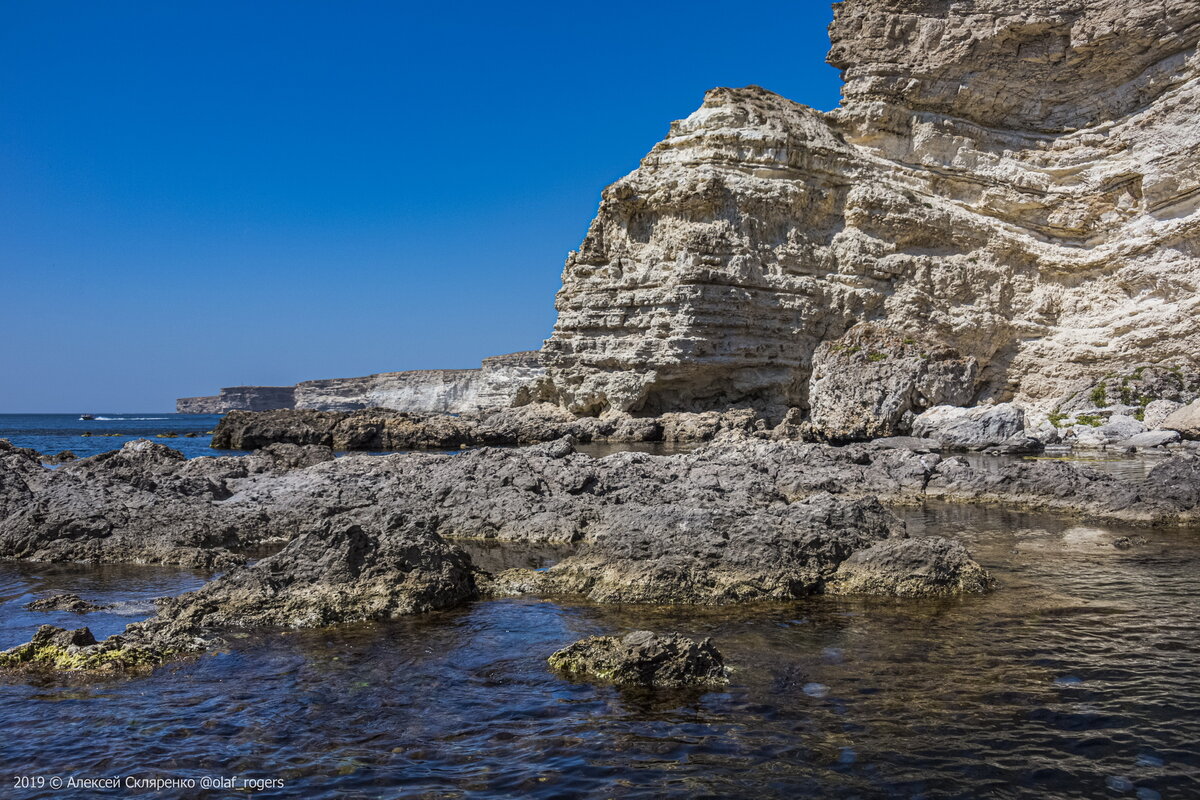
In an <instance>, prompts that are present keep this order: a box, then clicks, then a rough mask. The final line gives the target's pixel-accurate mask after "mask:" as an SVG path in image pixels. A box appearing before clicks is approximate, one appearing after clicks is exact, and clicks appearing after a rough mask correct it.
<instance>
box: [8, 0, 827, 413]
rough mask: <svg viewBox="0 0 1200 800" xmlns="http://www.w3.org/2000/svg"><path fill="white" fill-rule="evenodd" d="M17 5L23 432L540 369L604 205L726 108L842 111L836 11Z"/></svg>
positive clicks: (16, 255) (45, 0) (17, 408)
mask: <svg viewBox="0 0 1200 800" xmlns="http://www.w3.org/2000/svg"><path fill="white" fill-rule="evenodd" d="M739 9H740V7H739V6H737V5H731V4H729V3H728V2H716V1H715V0H655V1H654V2H646V0H637V1H636V2H635V1H634V0H608V1H607V2H604V3H596V2H560V1H556V2H542V1H541V0H533V1H531V2H516V3H496V2H442V3H436V2H435V3H428V4H418V3H410V2H401V0H388V1H386V2H385V1H383V0H380V1H379V2H375V1H374V0H347V1H346V2H333V0H325V2H311V1H309V0H286V1H285V0H255V2H251V3H247V2H223V1H222V0H206V1H205V2H160V1H159V0H155V1H154V2H128V1H124V0H114V1H113V2H95V0H86V2H72V3H66V2H58V1H57V0H36V1H35V0H28V1H27V2H11V3H5V4H4V8H3V14H2V15H0V413H4V412H38V411H45V412H84V411H96V412H103V411H114V412H116V411H162V410H169V409H172V408H174V399H175V398H176V397H177V396H184V395H196V394H213V393H215V392H216V390H217V389H218V388H219V387H221V386H232V385H238V384H290V383H295V382H296V381H300V380H307V379H312V378H332V377H349V376H354V375H366V374H369V373H372V372H384V371H391V370H402V369H423V368H431V367H471V366H477V365H478V361H479V359H480V358H482V357H484V356H488V355H494V354H497V353H505V352H510V351H513V350H525V349H534V348H537V347H540V346H541V342H542V340H543V339H544V338H546V337H547V336H548V335H549V334H550V331H551V328H552V327H553V324H554V308H553V302H554V293H555V291H556V290H557V289H558V284H559V278H560V275H561V271H562V264H563V259H564V258H565V257H566V254H567V252H568V251H569V250H571V249H574V248H575V247H576V246H578V244H579V242H580V241H581V240H582V239H583V235H584V233H585V232H586V230H587V225H588V222H589V221H590V219H591V218H592V216H593V215H594V213H595V210H596V206H597V203H598V202H599V198H600V190H601V189H602V188H603V187H604V186H605V185H607V184H608V183H611V182H612V181H614V180H616V179H617V178H619V177H621V176H622V175H624V174H626V173H628V172H629V171H631V170H632V169H634V168H635V167H636V166H637V164H638V161H639V159H640V158H641V157H642V156H643V155H644V154H645V153H646V151H648V150H649V149H650V148H651V147H652V146H653V145H654V143H655V142H657V141H658V140H659V139H661V138H662V137H663V136H664V135H665V133H666V131H667V126H668V125H669V123H670V122H671V121H672V120H674V119H678V118H681V117H685V116H687V115H688V114H689V113H691V112H692V111H693V110H695V109H696V108H697V107H698V106H699V104H700V102H701V100H702V98H703V95H704V92H705V91H706V90H707V89H709V88H711V87H714V86H745V85H747V84H752V83H754V84H759V85H761V86H765V87H766V88H768V89H771V90H772V91H775V92H779V93H780V94H783V95H785V96H787V97H790V98H792V99H793V100H797V101H799V102H802V103H806V104H808V105H811V106H814V107H816V108H821V109H829V108H833V107H834V106H836V105H837V102H838V89H839V83H840V82H839V79H838V75H837V72H836V71H835V70H833V69H832V68H831V67H829V66H827V65H826V64H825V63H824V58H825V53H826V50H827V49H828V45H829V41H828V37H827V34H826V27H827V26H828V24H829V22H830V20H831V18H832V12H831V9H830V5H829V3H828V2H826V0H790V2H783V3H777V4H767V5H766V6H762V5H759V6H755V7H753V8H752V9H750V8H747V13H744V14H743V13H740V11H739Z"/></svg>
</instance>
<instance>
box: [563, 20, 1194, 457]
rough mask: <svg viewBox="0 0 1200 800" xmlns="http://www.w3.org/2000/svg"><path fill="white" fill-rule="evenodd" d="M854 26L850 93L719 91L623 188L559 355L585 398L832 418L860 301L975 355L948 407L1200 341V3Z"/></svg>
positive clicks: (1040, 402)
mask: <svg viewBox="0 0 1200 800" xmlns="http://www.w3.org/2000/svg"><path fill="white" fill-rule="evenodd" d="M830 35H831V39H832V42H833V49H832V51H831V54H830V61H831V63H833V64H834V65H835V66H837V67H838V68H840V69H841V70H842V71H843V76H844V79H845V88H844V94H843V103H842V106H841V108H839V109H837V110H835V111H833V112H831V113H828V114H826V113H821V112H818V111H814V110H812V109H809V108H806V107H804V106H801V105H798V104H796V103H793V102H791V101H788V100H786V99H784V98H782V97H779V96H777V95H774V94H772V93H770V92H768V91H766V90H763V89H760V88H757V87H748V88H745V89H715V90H713V91H711V92H709V93H708V95H707V96H706V97H705V100H704V104H703V106H702V107H701V108H700V109H699V110H698V111H696V112H695V113H694V114H692V115H691V116H690V117H688V118H687V119H685V120H682V121H680V122H676V123H674V124H673V125H672V127H671V130H670V133H669V134H668V136H667V138H666V139H665V140H664V141H663V142H661V143H660V144H658V145H657V146H656V147H655V148H654V149H653V150H652V151H651V152H650V154H649V155H648V156H647V157H646V158H645V159H644V160H643V161H642V164H641V166H640V168H639V169H637V170H636V171H635V172H633V173H631V174H630V175H628V176H626V177H625V178H623V179H621V180H620V181H618V182H617V183H615V184H613V185H612V186H610V187H609V188H608V189H606V190H605V192H604V194H603V199H602V201H601V205H600V210H599V213H598V215H597V217H596V219H595V220H594V221H593V223H592V225H591V228H590V230H589V231H588V234H587V237H586V238H585V240H584V242H583V244H582V245H581V247H580V249H579V251H578V252H576V253H573V254H572V255H571V256H570V258H569V259H568V261H567V264H566V268H565V270H564V273H563V287H562V290H561V291H560V293H559V295H558V299H557V307H558V310H559V317H558V322H557V325H556V327H555V331H554V334H553V336H552V338H551V339H550V340H549V341H548V342H547V344H546V347H545V349H544V353H545V354H546V358H547V363H548V366H549V375H550V380H551V382H552V384H553V388H552V393H553V394H554V396H555V397H556V398H557V399H558V400H559V401H560V402H561V403H562V404H564V405H565V406H567V407H568V408H569V409H571V410H573V411H575V412H577V413H601V412H604V411H607V410H628V411H645V412H651V413H653V412H661V411H663V410H696V409H704V408H717V407H725V406H728V405H729V404H741V403H745V404H753V405H755V406H757V407H759V408H768V407H776V408H779V409H784V408H787V407H798V408H800V409H802V410H803V411H805V412H807V411H808V410H809V406H810V402H811V401H812V399H813V398H812V397H811V395H812V393H813V391H814V388H816V387H817V384H816V382H814V380H813V377H814V376H813V359H814V354H816V353H818V348H819V347H820V346H821V345H822V343H830V342H836V340H838V339H840V338H841V337H842V336H843V335H844V334H846V332H847V331H848V330H849V329H850V328H851V327H852V326H854V325H856V324H858V323H862V322H877V323H879V324H881V325H883V326H884V327H886V328H887V329H889V330H891V331H893V332H895V334H896V335H898V336H901V337H908V336H912V337H917V338H923V339H924V338H927V339H931V340H933V341H935V342H937V343H939V344H940V345H941V346H942V347H945V348H948V349H950V350H952V351H954V352H955V354H956V357H957V358H960V359H963V360H964V361H965V360H972V361H973V362H974V364H975V365H976V369H977V373H976V374H975V375H974V376H973V385H971V386H970V387H969V394H970V396H969V397H966V398H965V399H963V398H961V397H959V398H955V399H954V400H938V399H931V400H930V402H931V403H939V402H950V403H954V404H966V403H970V402H981V401H983V402H986V401H990V400H995V401H1005V400H1016V401H1019V402H1021V403H1023V404H1026V405H1029V406H1031V407H1045V409H1046V410H1050V409H1051V407H1052V406H1053V404H1054V401H1055V400H1056V399H1057V398H1059V397H1061V396H1064V395H1066V394H1068V393H1069V392H1070V391H1072V390H1074V388H1075V387H1077V386H1078V385H1079V383H1080V382H1081V381H1084V380H1094V379H1096V378H1099V377H1100V376H1102V375H1104V374H1105V373H1106V372H1109V371H1113V370H1120V369H1124V368H1127V367H1128V366H1130V365H1132V364H1136V363H1139V362H1145V361H1155V362H1173V361H1174V362H1181V363H1187V362H1194V358H1195V353H1197V352H1200V333H1198V332H1197V329H1196V326H1195V325H1194V320H1195V319H1196V318H1197V317H1198V316H1200V292H1198V291H1197V290H1198V289H1200V170H1197V168H1196V166H1197V161H1198V160H1200V121H1198V120H1200V80H1198V79H1197V75H1198V73H1200V57H1198V56H1197V52H1196V44H1197V41H1198V40H1200V5H1197V4H1196V3H1194V2H1192V0H1151V1H1150V2H1143V1H1142V0H1067V2H1061V1H1060V0H1054V2H1051V0H1022V2H1020V3H1015V4H1014V3H1011V2H1004V1H1002V0H974V2H971V3H962V2H950V1H949V0H845V1H844V2H842V3H840V4H839V5H838V6H837V11H836V17H835V21H834V24H833V26H832V28H831V30H830ZM817 380H818V381H819V380H821V378H820V376H818V378H817ZM918 382H919V381H918ZM897 385H899V386H901V388H903V386H905V385H907V384H905V382H904V381H899V382H898V384H897ZM913 410H914V411H919V410H920V408H916V409H913ZM900 413H901V415H903V413H904V412H900ZM845 422H846V421H845V420H834V421H833V429H832V430H831V431H827V432H826V433H827V434H829V435H831V436H833V434H835V433H836V429H837V426H839V425H843V424H844V423H845ZM850 422H853V421H852V420H851V421H850ZM834 438H836V437H834Z"/></svg>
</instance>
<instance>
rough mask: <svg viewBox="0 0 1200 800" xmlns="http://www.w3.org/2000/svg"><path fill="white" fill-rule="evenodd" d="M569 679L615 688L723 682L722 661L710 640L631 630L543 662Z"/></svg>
mask: <svg viewBox="0 0 1200 800" xmlns="http://www.w3.org/2000/svg"><path fill="white" fill-rule="evenodd" d="M547 660H548V661H549V663H550V666H551V667H553V668H554V669H556V670H558V671H559V672H563V673H566V674H567V675H569V676H571V677H583V678H588V679H591V680H597V681H601V682H604V683H611V684H614V685H616V686H641V687H654V686H661V687H672V688H678V687H683V686H706V685H712V684H722V683H728V682H729V679H728V678H727V677H726V671H725V659H724V658H722V657H721V653H720V651H719V650H717V648H716V647H715V646H713V643H712V640H711V639H704V640H702V641H699V642H697V641H695V640H693V639H689V638H688V637H686V636H680V635H679V634H677V633H667V634H658V633H654V632H653V631H634V632H633V633H628V634H626V635H625V636H591V637H589V638H587V639H581V640H579V641H578V642H575V643H574V644H571V645H568V646H567V647H564V648H563V649H562V650H559V651H558V652H556V653H554V654H553V655H552V656H550V658H549V659H547Z"/></svg>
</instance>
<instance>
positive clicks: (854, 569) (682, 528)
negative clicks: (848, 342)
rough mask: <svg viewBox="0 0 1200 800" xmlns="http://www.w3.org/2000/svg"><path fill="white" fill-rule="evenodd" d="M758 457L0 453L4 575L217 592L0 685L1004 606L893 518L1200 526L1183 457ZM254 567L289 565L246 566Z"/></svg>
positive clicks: (846, 451) (707, 452)
mask: <svg viewBox="0 0 1200 800" xmlns="http://www.w3.org/2000/svg"><path fill="white" fill-rule="evenodd" d="M708 422H709V423H713V424H716V423H714V421H713V420H712V419H709V420H708ZM718 422H719V421H718ZM681 429H682V428H681ZM691 429H692V430H695V428H691ZM718 429H719V430H720V428H719V425H718ZM757 433H762V432H761V431H758V432H757ZM754 434H755V431H753V430H752V431H751V432H749V433H747V432H746V431H744V430H738V431H734V430H732V429H725V430H722V431H721V432H720V433H718V434H713V438H714V441H711V442H710V443H708V444H707V445H705V446H702V447H699V448H697V449H696V450H694V451H691V452H687V453H681V454H676V455H665V456H655V455H648V454H645V453H637V452H622V453H617V454H614V455H610V456H607V457H604V458H594V457H592V456H589V455H586V454H583V453H579V452H576V450H575V446H574V442H573V441H572V440H571V439H570V438H561V439H558V440H555V441H551V442H547V443H543V444H539V445H533V446H528V447H520V448H493V447H482V448H478V449H472V450H468V451H466V452H462V453H459V454H436V453H401V454H394V455H385V456H373V455H365V454H363V455H353V454H352V455H347V456H344V457H340V458H335V457H334V454H333V451H332V449H331V448H330V447H328V446H327V445H321V444H306V445H296V444H279V443H277V444H272V445H269V446H267V447H265V448H262V449H259V450H257V451H256V452H254V453H253V454H251V455H248V456H225V457H203V458H197V459H192V460H190V461H189V460H186V459H184V458H183V457H182V456H181V455H180V454H179V453H178V452H176V451H174V450H171V449H170V448H168V447H166V446H164V445H161V444H158V443H154V442H150V441H148V440H140V441H137V442H131V443H129V444H127V445H126V446H125V447H123V448H122V449H121V450H119V451H113V452H110V453H105V454H102V455H98V456H93V457H90V458H85V459H80V460H78V461H75V462H71V463H67V464H64V465H62V466H60V467H58V468H57V469H48V468H46V467H44V466H43V465H42V464H41V461H40V457H39V456H38V454H36V453H32V452H31V451H27V450H22V449H20V448H14V447H12V446H11V445H8V444H7V442H3V443H0V517H2V519H0V558H4V559H16V560H25V561H34V562H86V563H94V564H104V563H109V564H120V563H145V564H172V565H182V566H186V567H191V568H198V569H208V570H224V573H223V574H222V575H221V576H219V577H217V578H215V579H213V580H212V581H210V582H209V583H208V584H206V585H205V586H204V587H203V588H201V589H200V590H198V591H195V592H191V593H189V594H185V595H182V596H180V597H177V598H173V599H170V600H166V601H164V602H163V603H162V604H161V606H160V607H159V609H158V612H157V613H156V614H155V615H154V616H153V617H152V618H150V619H149V620H147V621H145V622H141V623H135V624H133V625H130V626H129V627H128V629H127V630H126V631H125V632H123V633H121V634H119V635H116V636H112V637H109V638H108V639H105V640H103V641H99V642H97V641H94V640H92V637H91V634H90V632H86V629H81V631H83V632H80V631H76V632H74V633H71V632H65V633H64V632H62V631H59V630H46V631H43V632H41V633H39V635H38V637H35V639H34V640H33V641H31V642H30V643H29V644H28V645H23V646H21V647H18V648H15V649H13V650H10V651H7V652H6V653H4V654H2V655H0V666H2V667H3V668H6V669H9V670H16V671H18V672H26V671H29V670H35V671H37V670H47V669H49V670H51V671H61V670H77V671H78V670H82V671H83V672H85V673H121V672H126V671H135V672H136V671H143V670H145V669H148V668H152V667H153V666H154V665H156V664H159V663H163V662H165V661H169V660H173V659H176V658H179V657H182V656H184V655H187V654H190V653H198V652H203V651H205V650H208V649H211V648H213V647H217V646H219V645H220V643H221V642H223V641H224V637H225V636H226V635H227V634H225V633H223V632H224V631H228V630H230V629H239V628H241V629H253V628H277V627H285V628H287V627H321V626H327V625H336V624H341V623H347V622H361V621H376V620H386V619H393V618H396V617H399V616H404V615H409V614H418V613H423V612H425V611H429V610H434V609H439V608H447V607H452V606H455V605H460V604H462V603H465V602H469V601H472V600H475V599H479V598H487V597H501V596H513V595H524V594H531V595H537V596H541V597H547V598H554V597H564V598H566V597H570V598H577V599H584V600H587V601H590V602H596V603H621V604H633V605H636V604H660V605H661V604H700V605H729V604H742V603H755V602H762V601H790V600H796V599H800V598H803V597H805V596H808V595H812V594H820V593H824V594H874V595H888V596H897V597H922V596H934V595H944V596H953V595H958V594H964V593H975V592H984V591H990V590H992V589H994V588H995V586H994V582H993V581H992V579H991V578H990V576H988V574H987V572H986V571H985V570H984V569H983V568H982V567H981V566H980V565H979V564H977V563H976V562H975V561H974V560H973V559H972V558H971V556H970V554H969V553H968V552H967V551H966V549H965V548H964V547H963V546H962V545H961V544H960V543H958V542H955V541H952V540H949V539H942V538H929V537H916V538H913V537H910V536H909V535H908V533H907V532H906V531H905V529H904V524H903V523H902V522H901V521H900V519H899V518H898V517H897V516H896V515H895V514H893V513H892V512H891V511H889V510H888V506H893V507H894V506H899V505H911V504H917V503H921V502H924V501H926V500H944V501H952V502H960V503H963V502H965V503H992V504H1002V505H1006V506H1013V507H1021V508H1032V509H1043V510H1049V511H1055V512H1062V513H1069V514H1071V515H1073V516H1077V517H1080V518H1088V519H1095V520H1119V521H1122V522H1125V523H1131V524H1137V525H1194V524H1196V522H1197V520H1198V519H1200V455H1197V454H1193V453H1191V452H1188V453H1180V454H1176V455H1170V456H1165V457H1163V458H1161V459H1160V460H1159V461H1158V463H1157V464H1156V465H1155V466H1154V467H1153V468H1152V470H1151V471H1150V474H1149V476H1148V477H1147V478H1145V479H1142V480H1131V479H1127V478H1121V477H1117V476H1114V475H1111V474H1107V473H1103V472H1099V471H1097V470H1094V469H1090V468H1088V467H1086V466H1081V465H1077V464H1072V463H1066V462H1061V461H1055V460H1039V459H1031V460H1017V459H1011V458H1009V459H1003V458H999V459H993V460H992V462H991V463H988V464H983V465H981V464H978V463H975V462H973V461H971V460H970V459H967V458H964V457H962V456H956V455H950V454H943V453H940V452H936V451H934V450H933V449H932V448H930V447H929V443H928V442H926V441H923V440H918V439H895V438H892V439H882V440H877V441H874V442H868V443H857V444H851V445H845V446H835V445H829V444H825V443H803V442H796V441H779V440H775V441H772V440H771V439H770V438H758V437H756V436H755V435H754ZM480 539H482V540H493V541H498V542H509V543H514V544H517V543H539V542H542V543H547V542H553V543H562V544H569V545H572V546H573V547H574V551H573V553H572V554H571V555H569V556H567V557H566V558H564V559H562V560H561V561H560V562H558V563H557V564H554V565H553V566H552V567H550V568H549V569H546V570H542V571H538V570H531V569H508V570H504V571H501V572H498V573H488V572H485V571H483V570H481V569H480V568H478V567H477V566H476V565H475V564H474V563H473V562H472V560H471V558H470V556H469V555H468V554H467V553H466V552H465V551H464V550H463V549H462V548H461V547H459V546H458V545H456V544H455V541H456V540H480ZM263 546H270V547H273V548H281V549H279V550H278V552H276V553H275V554H274V555H271V556H268V557H266V558H262V559H260V560H258V561H251V559H250V557H249V556H248V553H250V552H252V551H253V550H254V549H255V548H261V547H263ZM74 600H79V598H74V599H72V602H71V603H70V604H68V605H69V606H74V605H75V603H74ZM76 607H77V608H78V610H80V611H85V610H87V606H86V600H84V601H83V603H82V604H81V605H78V606H76Z"/></svg>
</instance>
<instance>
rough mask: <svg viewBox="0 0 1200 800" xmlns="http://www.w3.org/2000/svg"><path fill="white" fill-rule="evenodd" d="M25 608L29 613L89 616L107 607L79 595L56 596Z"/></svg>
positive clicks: (28, 604)
mask: <svg viewBox="0 0 1200 800" xmlns="http://www.w3.org/2000/svg"><path fill="white" fill-rule="evenodd" d="M25 608H26V609H28V610H29V611H73V612H75V613H76V614H87V613H90V612H92V611H100V610H102V609H104V608H107V606H98V605H96V604H95V603H91V602H88V601H87V600H84V599H83V598H82V597H80V596H79V595H77V594H56V595H53V596H51V597H43V598H42V599H40V600H34V601H33V602H32V603H26V604H25Z"/></svg>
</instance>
